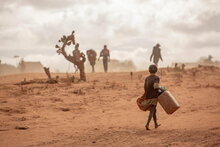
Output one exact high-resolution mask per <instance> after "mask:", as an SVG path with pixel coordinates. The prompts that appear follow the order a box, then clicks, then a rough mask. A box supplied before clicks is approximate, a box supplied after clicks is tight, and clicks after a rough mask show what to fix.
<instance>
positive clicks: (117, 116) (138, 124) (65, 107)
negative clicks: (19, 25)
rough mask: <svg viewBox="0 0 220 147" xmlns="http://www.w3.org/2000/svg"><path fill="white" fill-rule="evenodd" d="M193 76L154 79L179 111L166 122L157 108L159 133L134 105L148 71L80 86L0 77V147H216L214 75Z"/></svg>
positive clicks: (100, 77)
mask: <svg viewBox="0 0 220 147" xmlns="http://www.w3.org/2000/svg"><path fill="white" fill-rule="evenodd" d="M197 70H198V72H197V73H196V76H195V77H194V76H193V74H192V71H191V70H187V71H186V72H185V73H182V72H167V71H166V70H165V69H164V70H163V73H162V74H161V72H159V73H158V75H159V76H160V77H161V85H163V86H165V87H166V88H167V89H169V90H170V91H171V92H172V93H173V95H174V96H176V98H177V100H178V102H179V103H180V104H181V108H180V109H179V110H178V111H177V112H175V113H174V114H173V115H167V114H166V113H165V112H164V111H163V110H162V108H161V107H160V106H159V105H158V119H159V120H158V121H159V123H161V124H162V126H161V127H159V128H158V129H154V128H153V121H152V122H151V126H150V128H151V131H146V130H145V127H144V126H145V122H146V120H147V116H148V113H146V112H142V111H140V110H139V109H138V108H137V106H136V98H137V97H138V96H140V95H142V94H143V92H144V90H143V84H144V77H145V76H147V72H135V73H134V77H133V80H131V79H130V74H129V73H127V72H124V73H122V72H121V73H107V74H105V73H95V74H93V73H89V74H88V75H87V79H88V82H86V83H83V82H82V83H78V84H69V83H58V84H29V85H23V86H18V85H14V84H15V83H16V82H19V81H21V80H23V79H24V77H26V79H27V80H31V79H35V78H46V76H45V75H44V74H23V75H12V76H3V77H0V146H2V147H6V146H13V147H14V146H71V147H72V146H126V147H127V146H134V147H138V146H145V147H146V146H149V147H151V146H199V147H200V146H220V121H219V119H220V76H219V75H220V70H219V69H213V71H210V70H205V69H203V68H200V69H197ZM55 75H56V74H54V75H53V76H55ZM140 75H142V78H141V76H140ZM60 77H65V75H64V74H60ZM138 77H139V78H138ZM16 127H17V129H15V128H16ZM19 128H20V129H19Z"/></svg>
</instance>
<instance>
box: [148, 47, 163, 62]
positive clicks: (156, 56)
mask: <svg viewBox="0 0 220 147" xmlns="http://www.w3.org/2000/svg"><path fill="white" fill-rule="evenodd" d="M152 58H153V63H154V64H156V65H158V62H159V59H160V60H161V61H163V59H162V56H161V49H160V44H156V46H154V47H153V52H152V54H151V56H150V61H151V60H152Z"/></svg>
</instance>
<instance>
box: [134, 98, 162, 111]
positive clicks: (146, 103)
mask: <svg viewBox="0 0 220 147" xmlns="http://www.w3.org/2000/svg"><path fill="white" fill-rule="evenodd" d="M157 101H158V100H157V98H152V99H144V98H138V99H137V105H138V107H139V108H140V109H141V110H142V111H147V110H149V109H150V106H152V105H155V106H156V105H157Z"/></svg>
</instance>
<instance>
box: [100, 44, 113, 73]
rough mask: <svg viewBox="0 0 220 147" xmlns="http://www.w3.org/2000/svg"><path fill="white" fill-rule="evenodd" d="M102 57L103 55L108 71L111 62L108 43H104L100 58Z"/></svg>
mask: <svg viewBox="0 0 220 147" xmlns="http://www.w3.org/2000/svg"><path fill="white" fill-rule="evenodd" d="M100 57H103V66H104V71H105V72H108V62H110V54H109V50H108V49H107V45H104V48H103V49H102V51H101V52H100V56H99V59H100ZM99 59H98V60H99Z"/></svg>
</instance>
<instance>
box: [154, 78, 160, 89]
mask: <svg viewBox="0 0 220 147" xmlns="http://www.w3.org/2000/svg"><path fill="white" fill-rule="evenodd" d="M159 83H160V78H159V77H158V78H156V79H155V81H154V89H159V88H160V84H159Z"/></svg>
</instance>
